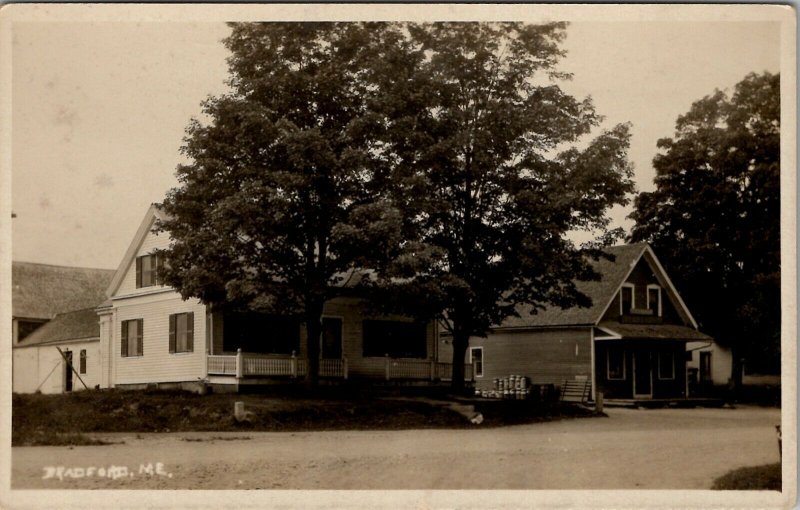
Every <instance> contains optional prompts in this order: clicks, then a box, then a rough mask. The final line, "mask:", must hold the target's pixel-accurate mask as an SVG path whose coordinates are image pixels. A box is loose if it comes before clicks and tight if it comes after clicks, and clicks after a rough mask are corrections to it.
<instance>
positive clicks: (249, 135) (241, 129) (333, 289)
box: [159, 23, 387, 379]
mask: <svg viewBox="0 0 800 510" xmlns="http://www.w3.org/2000/svg"><path fill="white" fill-rule="evenodd" d="M231 28H232V33H231V35H230V36H229V37H228V38H227V39H226V40H225V41H224V43H225V45H226V46H227V48H228V49H229V50H230V52H231V56H230V57H229V59H228V64H229V72H230V80H229V85H230V87H231V92H230V93H229V94H227V95H223V96H220V97H212V98H209V99H208V100H207V101H206V102H205V103H204V105H203V113H204V114H205V115H206V116H207V118H208V119H210V121H209V122H208V123H201V122H200V121H199V120H196V119H195V120H193V121H192V122H191V124H190V125H189V127H188V128H187V132H186V137H185V144H184V146H183V148H182V151H183V154H184V155H185V156H186V157H187V158H188V159H189V161H190V162H189V163H188V164H185V165H181V166H179V167H178V170H177V176H178V180H179V186H178V187H177V188H175V189H173V190H171V191H170V192H169V193H168V195H167V197H166V199H165V200H164V202H163V204H162V207H163V209H164V211H165V212H166V213H167V215H168V219H167V220H166V221H164V222H162V223H161V224H160V225H159V227H160V228H161V229H163V230H166V231H169V233H170V235H171V237H172V239H173V243H172V245H171V247H170V249H169V250H168V252H167V253H168V260H169V267H168V268H167V270H166V274H165V281H166V282H167V283H169V284H170V285H172V286H174V287H175V288H176V289H177V290H179V291H180V292H181V294H182V295H183V296H184V297H189V296H195V297H199V298H200V299H201V300H203V301H204V302H206V303H211V304H215V305H218V306H220V307H229V308H236V309H246V310H255V311H261V312H267V313H280V314H284V315H291V314H295V315H298V316H300V317H302V318H303V319H304V320H305V323H306V327H307V332H308V343H307V345H308V356H309V360H310V361H309V377H310V378H311V379H315V377H316V372H317V358H318V352H319V342H318V339H319V335H320V331H321V329H320V328H321V326H320V320H321V315H322V307H323V305H324V303H325V302H326V301H327V300H329V299H331V298H333V297H336V296H337V295H339V294H341V292H342V287H343V285H344V284H345V283H346V279H347V278H348V277H349V276H352V271H351V270H352V268H353V261H352V260H351V259H350V258H348V255H347V254H348V253H352V251H347V250H345V249H343V248H342V246H341V244H342V242H344V241H346V239H345V238H342V237H341V236H337V235H336V231H337V229H338V228H339V227H341V225H343V224H346V223H347V222H348V221H350V216H351V215H352V214H354V213H355V214H356V215H357V214H358V210H359V207H360V206H362V205H363V204H364V203H365V202H368V201H369V200H368V199H369V195H370V191H369V182H370V180H371V179H370V175H371V172H370V168H369V167H368V164H367V163H366V162H367V161H368V160H369V159H370V158H369V154H368V153H367V152H366V144H365V143H364V142H363V141H362V140H361V139H360V138H359V137H360V136H361V135H360V134H359V130H357V129H353V126H354V125H356V124H357V122H358V121H359V119H360V118H361V117H363V116H364V115H365V113H366V101H367V98H368V97H369V95H370V94H369V90H368V86H369V82H368V81H367V80H365V79H364V78H363V74H364V73H365V69H369V68H370V67H371V65H372V64H371V62H373V61H374V59H375V58H376V57H377V55H379V52H378V51H377V48H378V45H377V44H374V40H375V36H376V34H381V33H383V31H384V30H387V28H386V26H385V25H367V24H361V23H235V24H231Z"/></svg>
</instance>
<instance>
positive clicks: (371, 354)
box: [361, 318, 430, 359]
mask: <svg viewBox="0 0 800 510" xmlns="http://www.w3.org/2000/svg"><path fill="white" fill-rule="evenodd" d="M379 322H385V323H391V324H403V325H407V326H409V327H419V328H420V329H421V332H422V339H423V345H424V349H423V350H424V353H423V352H422V351H420V353H417V354H421V355H419V356H399V355H398V353H397V352H394V353H393V352H387V348H384V349H381V351H382V352H378V350H377V349H374V350H373V349H367V343H368V342H367V330H368V329H369V327H368V326H367V324H368V323H379ZM429 328H430V323H427V322H420V321H413V320H399V319H374V318H368V319H363V320H362V321H361V356H362V357H363V358H383V357H386V355H387V354H388V356H389V357H390V358H393V359H428V358H429V357H430V352H429V351H430V346H429ZM384 347H386V346H385V344H384Z"/></svg>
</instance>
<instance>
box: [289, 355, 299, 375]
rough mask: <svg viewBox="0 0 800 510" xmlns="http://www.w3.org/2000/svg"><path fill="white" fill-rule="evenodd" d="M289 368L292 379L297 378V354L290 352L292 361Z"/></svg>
mask: <svg viewBox="0 0 800 510" xmlns="http://www.w3.org/2000/svg"><path fill="white" fill-rule="evenodd" d="M290 364H291V367H292V377H297V354H296V353H295V352H294V351H292V360H291V363H290Z"/></svg>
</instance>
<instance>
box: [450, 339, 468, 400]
mask: <svg viewBox="0 0 800 510" xmlns="http://www.w3.org/2000/svg"><path fill="white" fill-rule="evenodd" d="M468 345H469V333H467V332H465V331H461V330H459V329H458V328H456V330H455V331H454V332H453V380H452V381H451V383H450V384H451V387H452V389H453V390H454V391H457V392H460V391H462V390H463V389H464V358H465V356H466V354H467V346H468Z"/></svg>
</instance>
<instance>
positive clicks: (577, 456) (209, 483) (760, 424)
mask: <svg viewBox="0 0 800 510" xmlns="http://www.w3.org/2000/svg"><path fill="white" fill-rule="evenodd" d="M608 414H609V417H608V418H591V419H578V420H567V421H559V422H550V423H540V424H532V425H520V426H514V427H505V428H494V429H488V428H480V427H476V428H475V429H467V430H409V431H375V432H371V431H368V432H364V431H360V432H303V433H270V432H267V433H175V434H142V435H139V436H138V437H137V436H136V434H115V435H111V434H106V435H98V436H97V437H103V438H105V439H110V440H112V441H124V444H116V445H111V446H76V447H15V448H13V449H12V488H15V489H20V488H58V489H66V488H82V489H100V488H103V489H106V488H109V489H110V488H125V489H139V488H141V489H162V488H163V489H195V488H197V489H708V488H709V487H710V486H711V483H712V481H713V480H714V478H716V477H718V476H720V475H722V474H724V473H725V472H727V471H729V470H731V469H734V468H738V467H743V466H751V465H758V464H766V463H771V462H777V461H778V460H779V454H778V449H777V441H776V437H775V429H774V426H775V425H777V424H779V423H780V410H779V409H769V408H755V407H753V408H740V409H663V410H632V409H609V410H608ZM220 438H224V439H220ZM158 463H161V464H160V465H159V464H158ZM59 466H60V467H62V470H61V472H60V473H59V471H58V469H57V468H58V467H59ZM120 467H124V469H119V468H120ZM48 468H52V469H48ZM90 468H94V469H91V470H90ZM101 468H102V471H101ZM125 469H127V473H125ZM68 470H70V471H68ZM90 473H91V476H90V475H89V474H90ZM101 473H102V474H103V476H101V475H100V474H101Z"/></svg>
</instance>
